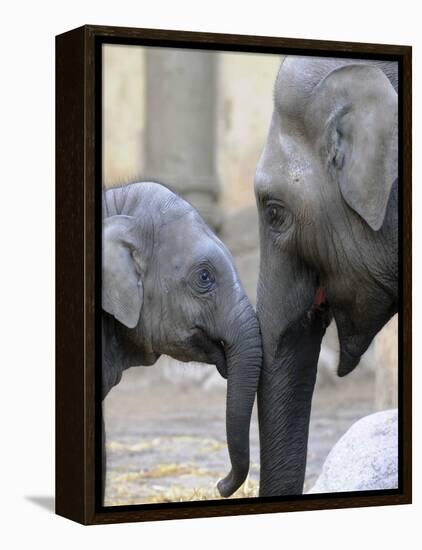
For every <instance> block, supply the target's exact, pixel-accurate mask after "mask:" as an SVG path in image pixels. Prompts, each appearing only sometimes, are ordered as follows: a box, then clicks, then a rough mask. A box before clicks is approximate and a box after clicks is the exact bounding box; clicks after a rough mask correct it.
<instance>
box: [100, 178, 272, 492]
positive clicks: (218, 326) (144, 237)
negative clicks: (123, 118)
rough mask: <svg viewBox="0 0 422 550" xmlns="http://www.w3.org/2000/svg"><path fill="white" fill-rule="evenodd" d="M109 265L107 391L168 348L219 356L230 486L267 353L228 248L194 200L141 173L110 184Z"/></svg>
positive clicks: (105, 291) (197, 357)
mask: <svg viewBox="0 0 422 550" xmlns="http://www.w3.org/2000/svg"><path fill="white" fill-rule="evenodd" d="M102 267H103V269H102V278H103V286H102V308H103V318H102V330H103V338H102V340H103V366H102V384H103V398H104V397H105V396H106V395H107V393H108V392H109V391H110V389H111V388H112V387H113V386H114V385H116V384H117V383H118V382H119V381H120V378H121V376H122V372H123V370H124V369H126V368H129V367H132V366H136V365H152V364H154V363H155V362H156V361H157V359H158V358H159V356H160V355H161V354H166V355H169V356H171V357H173V358H175V359H178V360H179V361H198V362H201V363H210V364H214V365H216V367H217V369H218V371H219V372H220V374H221V375H222V376H223V377H224V378H227V405H226V425H227V444H228V449H229V455H230V460H231V464H232V469H231V472H230V473H229V475H228V476H227V477H226V478H224V479H223V480H221V481H220V482H219V484H218V489H219V491H220V493H221V495H222V496H225V497H227V496H230V495H231V494H232V493H233V492H234V491H236V490H237V489H238V488H239V487H240V485H241V484H242V483H243V482H244V480H245V478H246V476H247V474H248V471H249V427H250V419H251V413H252V407H253V403H254V398H255V393H256V390H257V385H258V379H259V374H260V368H261V361H262V345H261V336H260V331H259V326H258V321H257V318H256V315H255V312H254V310H253V308H252V306H251V304H250V302H249V300H248V298H247V297H246V294H245V292H244V290H243V288H242V285H241V283H240V281H239V277H238V275H237V273H236V270H235V268H234V265H233V259H232V257H231V255H230V253H229V252H228V250H227V248H226V247H225V246H224V245H223V244H222V242H221V241H220V240H219V239H218V238H217V237H216V236H215V235H214V233H212V231H211V230H210V229H209V228H208V226H207V225H206V224H205V222H204V221H203V220H202V218H201V217H200V216H199V214H198V213H197V212H196V210H195V209H194V208H193V207H192V206H191V205H190V204H188V203H187V202H186V201H184V200H183V199H182V198H180V197H179V196H177V195H175V194H174V193H172V192H171V191H170V190H169V189H167V188H166V187H164V186H162V185H159V184H157V183H153V182H141V183H136V184H132V185H127V186H125V187H120V188H115V189H110V190H108V191H106V192H104V193H103V266H102ZM103 459H104V461H105V452H104V451H103ZM103 471H104V472H105V464H103ZM103 484H104V482H103Z"/></svg>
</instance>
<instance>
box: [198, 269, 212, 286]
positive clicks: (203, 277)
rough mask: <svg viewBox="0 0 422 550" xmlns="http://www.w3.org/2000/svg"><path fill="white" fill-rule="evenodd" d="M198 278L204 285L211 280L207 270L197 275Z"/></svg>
mask: <svg viewBox="0 0 422 550" xmlns="http://www.w3.org/2000/svg"><path fill="white" fill-rule="evenodd" d="M199 278H200V279H201V281H202V282H203V283H206V282H208V281H210V280H211V273H210V272H209V271H208V269H202V270H201V271H200V273H199Z"/></svg>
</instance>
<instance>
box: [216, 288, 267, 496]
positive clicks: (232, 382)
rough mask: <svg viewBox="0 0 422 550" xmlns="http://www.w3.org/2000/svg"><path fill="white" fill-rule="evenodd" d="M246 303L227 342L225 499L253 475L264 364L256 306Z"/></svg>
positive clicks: (221, 487) (220, 485)
mask: <svg viewBox="0 0 422 550" xmlns="http://www.w3.org/2000/svg"><path fill="white" fill-rule="evenodd" d="M245 303H246V299H245V300H242V301H241V302H240V303H239V308H242V307H243V308H244V309H243V311H242V312H241V313H240V315H239V310H237V315H236V312H232V315H231V319H235V321H233V322H232V323H230V325H229V333H230V334H231V335H232V336H231V338H230V341H227V342H226V349H225V352H226V361H227V410H226V429H227V445H228V449H229V455H230V460H231V464H232V469H231V471H230V473H229V474H228V475H227V476H226V477H225V478H224V479H222V480H221V481H220V482H219V483H218V490H219V492H220V494H221V496H223V497H229V496H230V495H232V494H233V493H234V492H235V491H236V490H237V489H238V488H239V487H240V486H241V485H242V483H243V482H244V481H245V479H246V476H247V475H248V471H249V428H250V423H251V415H252V408H253V404H254V400H255V394H256V392H257V388H258V381H259V375H260V369H261V362H262V348H261V337H260V331H259V325H258V321H257V318H256V316H255V312H254V311H253V308H252V306H251V305H250V304H249V302H247V305H246V307H245Z"/></svg>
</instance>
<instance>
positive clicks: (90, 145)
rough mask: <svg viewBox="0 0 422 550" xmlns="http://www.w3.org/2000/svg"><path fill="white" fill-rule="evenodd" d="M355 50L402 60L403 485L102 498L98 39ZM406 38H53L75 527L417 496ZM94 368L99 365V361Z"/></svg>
mask: <svg viewBox="0 0 422 550" xmlns="http://www.w3.org/2000/svg"><path fill="white" fill-rule="evenodd" d="M105 43H118V44H138V45H144V46H156V47H158V46H165V47H178V48H194V49H195V48H200V49H207V50H223V51H236V52H254V53H272V54H296V55H318V56H330V57H359V58H367V59H384V60H390V61H397V62H398V66H399V110H400V111H399V113H400V116H399V170H400V172H399V174H400V181H401V187H400V235H399V238H400V266H401V270H400V298H401V299H400V304H401V307H400V310H399V427H400V429H399V487H398V489H397V490H380V491H365V492H360V493H335V494H334V493H333V494H324V495H321V494H312V495H311V494H309V495H300V496H294V497H268V498H252V499H236V500H221V501H201V502H180V503H168V504H145V505H133V506H132V505H131V506H119V507H106V508H105V507H102V506H100V504H99V502H100V500H101V499H100V493H101V490H100V486H101V479H100V478H101V474H100V471H101V464H100V460H101V457H100V452H99V448H100V446H99V444H100V437H101V436H100V428H101V427H100V425H99V424H100V420H101V401H100V399H96V396H97V395H98V391H99V385H98V384H99V378H98V375H96V373H98V365H99V362H100V360H101V353H100V347H99V336H98V335H99V333H100V332H101V331H100V328H101V327H100V325H99V322H100V309H101V308H100V307H99V306H98V305H97V304H99V303H100V300H99V296H100V292H101V289H100V284H99V283H98V281H100V276H101V271H100V269H101V257H100V254H101V252H100V251H101V247H100V246H99V238H100V235H101V201H100V192H101V154H102V152H101V135H102V128H101V116H99V115H100V113H101V110H100V109H101V46H102V44H105ZM411 80H412V49H411V47H409V46H399V45H385V44H363V43H350V42H332V41H321V40H302V39H290V38H277V37H260V36H243V35H227V34H210V33H200V32H183V31H168V30H155V29H154V30H152V29H137V28H123V27H121V28H120V27H103V26H92V25H87V26H83V27H80V28H77V29H74V30H71V31H69V32H66V33H64V34H61V35H59V36H57V37H56V289H57V300H56V513H57V514H59V515H61V516H64V517H66V518H69V519H72V520H74V521H77V522H79V523H82V524H102V523H117V522H131V521H152V520H167V519H178V518H196V517H211V516H229V515H239V514H262V513H271V512H288V511H303V510H319V509H327V508H330V509H334V508H346V507H361V506H381V505H392V504H406V503H410V502H411V498H412V439H411V434H412V393H411V388H412V371H411V362H412V358H411V353H412V346H411V337H412V332H411V328H412V311H411V309H412V304H411V287H412V281H411V276H412V275H411V273H412V269H411V262H412V259H411V225H412V220H411V215H412V212H411V194H412V189H411V173H412V159H411V149H412V134H411V132H412V129H411V123H412V81H411ZM96 365H97V366H96Z"/></svg>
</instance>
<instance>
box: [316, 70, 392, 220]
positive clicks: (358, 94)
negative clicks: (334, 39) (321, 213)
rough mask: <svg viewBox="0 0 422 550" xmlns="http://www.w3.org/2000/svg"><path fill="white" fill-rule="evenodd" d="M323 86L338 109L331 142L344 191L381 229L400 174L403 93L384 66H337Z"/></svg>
mask: <svg viewBox="0 0 422 550" xmlns="http://www.w3.org/2000/svg"><path fill="white" fill-rule="evenodd" d="M320 88H321V90H320V92H321V93H323V94H324V93H325V94H326V97H327V98H330V99H331V101H332V105H333V107H334V109H335V110H336V111H337V113H336V114H335V115H334V116H333V122H334V124H333V125H332V135H331V145H332V154H333V163H334V165H335V166H336V169H337V171H338V182H339V186H340V190H341V193H342V195H343V198H344V200H345V201H346V203H347V204H348V205H349V206H350V207H351V208H352V209H353V210H355V212H357V213H358V214H359V215H360V216H361V217H362V218H363V219H364V220H365V221H366V223H367V224H368V225H369V226H370V227H371V228H372V229H373V230H375V231H377V230H378V229H380V227H381V226H382V224H383V221H384V217H385V212H386V209H387V204H388V199H389V196H390V191H391V187H392V185H393V183H394V181H395V180H396V179H397V177H398V152H397V151H398V139H397V135H398V108H397V93H396V91H395V90H394V88H393V86H392V84H391V82H390V81H389V80H388V78H387V77H386V76H385V74H384V73H383V72H382V71H381V69H379V68H377V67H373V66H370V65H348V66H346V67H342V68H340V69H336V70H334V71H333V72H332V73H331V74H330V75H329V76H328V77H327V78H326V79H325V81H324V82H323V83H322V85H321V86H320ZM332 114H334V113H332Z"/></svg>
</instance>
